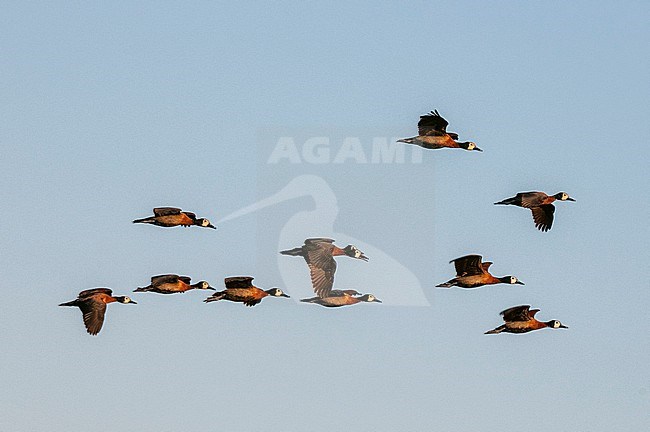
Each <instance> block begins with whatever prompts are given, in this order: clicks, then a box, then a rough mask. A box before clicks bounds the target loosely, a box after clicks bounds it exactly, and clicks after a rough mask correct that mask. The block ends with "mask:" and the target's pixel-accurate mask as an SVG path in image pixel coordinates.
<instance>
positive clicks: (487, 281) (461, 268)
mask: <svg viewBox="0 0 650 432" xmlns="http://www.w3.org/2000/svg"><path fill="white" fill-rule="evenodd" d="M481 259H482V258H481V255H466V256H464V257H460V258H456V259H454V260H451V261H449V262H450V263H454V266H455V267H456V277H455V278H453V279H451V280H449V281H447V282H445V283H441V284H440V285H436V287H440V288H450V287H453V286H457V287H461V288H478V287H480V286H483V285H494V284H500V283H507V284H519V285H524V283H523V282H522V281H520V280H518V279H517V278H516V277H514V276H503V277H494V276H492V275H491V274H490V273H489V272H488V269H489V268H490V266H491V265H492V263H491V262H481Z"/></svg>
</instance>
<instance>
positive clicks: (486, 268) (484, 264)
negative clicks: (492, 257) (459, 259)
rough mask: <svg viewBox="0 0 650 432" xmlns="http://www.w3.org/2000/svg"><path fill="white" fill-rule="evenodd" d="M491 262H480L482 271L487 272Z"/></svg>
mask: <svg viewBox="0 0 650 432" xmlns="http://www.w3.org/2000/svg"><path fill="white" fill-rule="evenodd" d="M492 264H493V263H491V262H484V263H483V264H481V267H483V271H484V272H485V273H487V271H488V269H489V268H490V266H491V265H492Z"/></svg>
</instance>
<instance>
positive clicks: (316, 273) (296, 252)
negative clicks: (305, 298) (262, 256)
mask: <svg viewBox="0 0 650 432" xmlns="http://www.w3.org/2000/svg"><path fill="white" fill-rule="evenodd" d="M280 253H281V254H283V255H291V256H301V257H303V258H304V259H305V261H306V262H307V266H309V274H310V276H311V283H312V286H313V288H314V292H315V293H316V295H317V296H319V297H321V298H322V297H327V296H328V295H329V294H330V292H331V291H332V286H333V285H334V273H335V272H336V261H335V260H334V257H335V256H341V255H347V256H349V257H351V258H356V259H360V260H364V261H368V257H366V256H365V255H364V254H363V252H361V251H360V250H359V249H357V248H356V247H355V246H353V245H347V246H346V247H345V248H343V249H341V248H339V247H338V246H336V245H335V244H334V240H332V239H329V238H309V239H307V240H305V244H304V245H303V246H301V247H298V248H294V249H290V250H285V251H281V252H280Z"/></svg>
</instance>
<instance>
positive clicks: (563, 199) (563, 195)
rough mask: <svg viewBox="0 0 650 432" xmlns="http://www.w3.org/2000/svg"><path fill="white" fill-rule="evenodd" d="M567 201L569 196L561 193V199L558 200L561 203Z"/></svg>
mask: <svg viewBox="0 0 650 432" xmlns="http://www.w3.org/2000/svg"><path fill="white" fill-rule="evenodd" d="M568 199H569V194H568V193H566V192H562V198H560V200H561V201H566V200H568Z"/></svg>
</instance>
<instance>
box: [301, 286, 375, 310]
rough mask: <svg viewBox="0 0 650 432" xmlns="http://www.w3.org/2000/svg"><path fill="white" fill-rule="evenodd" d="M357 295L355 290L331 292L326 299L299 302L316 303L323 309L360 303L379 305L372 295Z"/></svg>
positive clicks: (308, 299)
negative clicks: (323, 307)
mask: <svg viewBox="0 0 650 432" xmlns="http://www.w3.org/2000/svg"><path fill="white" fill-rule="evenodd" d="M357 295H359V292H357V291H355V290H332V291H331V292H330V295H329V296H327V297H322V298H321V297H312V298H307V299H302V300H300V301H301V302H304V303H316V304H319V305H321V306H325V307H341V306H348V305H353V304H357V303H361V302H366V303H372V302H376V303H381V300H379V299H378V298H377V297H375V296H374V295H372V294H364V295H362V296H359V297H357Z"/></svg>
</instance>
